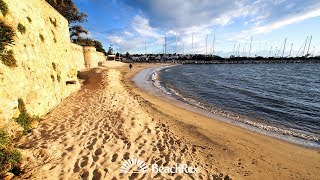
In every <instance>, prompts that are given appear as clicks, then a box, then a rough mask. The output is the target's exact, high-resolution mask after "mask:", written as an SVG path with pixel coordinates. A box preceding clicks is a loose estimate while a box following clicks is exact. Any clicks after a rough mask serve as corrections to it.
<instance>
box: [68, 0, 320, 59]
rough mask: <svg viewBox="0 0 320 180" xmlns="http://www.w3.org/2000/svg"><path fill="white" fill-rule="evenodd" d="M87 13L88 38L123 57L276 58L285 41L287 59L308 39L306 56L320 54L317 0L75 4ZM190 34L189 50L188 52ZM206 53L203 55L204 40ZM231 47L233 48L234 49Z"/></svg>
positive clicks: (94, 0) (85, 0)
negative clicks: (208, 55)
mask: <svg viewBox="0 0 320 180" xmlns="http://www.w3.org/2000/svg"><path fill="white" fill-rule="evenodd" d="M74 1H75V3H76V4H77V6H78V7H79V9H80V10H81V11H83V12H86V13H87V14H88V22H85V23H84V27H85V28H87V29H88V30H89V31H90V34H89V37H91V38H94V39H98V40H100V41H101V42H102V43H103V44H104V46H105V48H106V49H107V48H108V46H109V45H110V44H113V45H114V47H115V49H116V51H119V52H122V53H125V52H127V51H129V52H130V53H145V45H146V44H147V53H162V52H163V44H164V37H165V36H167V42H168V48H167V51H168V52H170V53H171V52H178V53H183V52H185V53H205V52H206V51H207V53H210V52H212V44H213V38H214V36H215V48H214V50H215V53H216V54H218V55H221V56H228V55H230V54H231V53H232V52H233V51H234V49H236V51H237V49H238V48H239V52H240V54H245V53H246V54H248V51H249V46H250V39H251V37H252V38H253V43H252V50H251V52H252V54H255V53H258V54H260V55H263V54H264V55H268V54H269V53H270V49H271V54H275V53H276V51H275V50H276V47H277V48H279V47H283V46H282V45H283V44H284V43H283V42H284V40H285V38H286V37H287V38H288V39H287V48H286V52H285V54H288V53H289V51H290V49H291V44H293V52H294V53H297V52H298V51H299V49H300V48H301V47H302V45H303V42H304V41H305V39H306V38H307V36H309V40H310V36H311V35H312V43H311V46H310V52H311V53H313V52H315V54H320V1H319V0H74ZM192 34H193V49H192ZM207 36H208V39H207V50H206V37H207ZM234 47H235V48H234Z"/></svg>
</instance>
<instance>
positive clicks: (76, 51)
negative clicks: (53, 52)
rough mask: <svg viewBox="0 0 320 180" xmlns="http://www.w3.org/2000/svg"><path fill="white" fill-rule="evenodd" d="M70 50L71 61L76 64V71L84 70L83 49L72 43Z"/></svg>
mask: <svg viewBox="0 0 320 180" xmlns="http://www.w3.org/2000/svg"><path fill="white" fill-rule="evenodd" d="M71 49H72V54H73V61H74V62H75V64H76V68H77V70H78V71H81V70H84V69H86V67H85V63H84V54H83V47H82V46H80V45H77V44H74V43H71Z"/></svg>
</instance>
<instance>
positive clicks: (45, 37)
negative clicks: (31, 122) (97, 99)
mask: <svg viewBox="0 0 320 180" xmlns="http://www.w3.org/2000/svg"><path fill="white" fill-rule="evenodd" d="M4 2H6V3H7V4H8V7H9V14H7V15H6V16H5V17H3V15H2V14H1V12H0V19H2V20H4V22H5V23H7V24H9V25H11V26H12V27H13V28H14V29H15V31H16V37H15V45H14V46H13V47H12V50H13V52H14V57H15V58H16V60H17V64H18V66H17V67H13V68H10V67H7V66H5V65H4V64H3V63H2V62H0V127H2V126H4V125H6V124H8V123H10V122H12V118H13V117H17V116H18V115H19V111H18V108H17V106H18V101H17V100H18V98H22V99H23V100H24V102H25V104H26V108H27V111H28V113H30V114H31V115H38V116H42V115H44V114H46V113H48V112H49V111H50V110H51V109H52V108H53V107H55V106H56V105H57V104H58V103H60V102H61V101H62V100H63V99H64V98H66V97H67V96H69V95H70V94H71V93H72V92H75V91H77V90H78V89H79V88H80V84H79V82H78V80H77V76H76V73H77V69H78V68H82V67H83V65H81V62H78V63H79V64H80V65H79V64H78V63H75V60H77V59H78V58H74V57H73V53H72V48H71V43H70V38H69V31H68V22H67V20H66V19H65V18H64V17H62V16H61V15H60V14H59V13H58V12H57V11H56V10H55V9H53V8H52V7H51V6H50V5H49V4H48V3H47V2H46V1H45V0H4ZM19 23H21V24H22V25H24V26H25V27H26V32H25V33H20V32H19V31H18V30H17V26H18V24H19ZM79 57H80V55H79ZM79 59H80V60H81V57H80V58H79ZM69 80H72V81H75V82H76V84H73V85H66V81H69Z"/></svg>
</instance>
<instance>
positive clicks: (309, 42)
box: [306, 36, 312, 56]
mask: <svg viewBox="0 0 320 180" xmlns="http://www.w3.org/2000/svg"><path fill="white" fill-rule="evenodd" d="M311 41H312V36H311V38H310V41H309V46H308V51H307V54H306V56H308V54H309V50H310V45H311Z"/></svg>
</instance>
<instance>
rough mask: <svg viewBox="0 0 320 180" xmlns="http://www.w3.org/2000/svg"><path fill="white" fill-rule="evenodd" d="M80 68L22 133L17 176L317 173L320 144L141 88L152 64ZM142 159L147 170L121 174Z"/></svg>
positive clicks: (293, 176)
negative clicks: (164, 169)
mask: <svg viewBox="0 0 320 180" xmlns="http://www.w3.org/2000/svg"><path fill="white" fill-rule="evenodd" d="M103 65H104V67H101V68H97V69H92V70H90V71H87V72H82V73H80V78H82V79H83V86H82V88H81V90H80V91H78V92H76V93H74V94H72V95H71V96H70V97H69V98H67V99H66V100H64V101H63V102H62V103H61V104H60V105H59V106H57V107H56V108H55V109H54V110H53V111H52V112H50V113H49V114H47V115H46V116H45V117H44V118H43V121H42V122H41V123H40V126H39V127H38V128H37V129H35V130H34V131H33V132H32V133H31V134H29V135H28V136H26V137H24V138H22V139H21V140H20V142H19V144H18V145H19V147H20V148H21V149H22V152H23V155H24V157H25V158H24V163H23V165H22V166H23V170H24V171H25V173H24V174H23V175H21V176H20V177H18V178H21V179H24V178H30V179H153V178H154V179H223V178H225V179H228V178H232V179H319V176H317V175H319V171H320V151H319V150H315V149H307V148H303V147H299V146H296V145H292V144H289V143H286V142H283V141H280V140H277V139H274V138H271V137H268V136H264V135H261V134H258V133H254V132H251V131H249V130H246V129H242V128H240V127H237V126H233V125H231V124H227V123H224V122H222V121H218V120H214V119H210V118H208V117H205V116H202V115H199V114H196V113H193V112H189V111H187V110H185V109H182V108H179V107H177V106H174V105H172V104H170V103H168V102H166V101H164V100H161V99H159V98H156V97H154V96H152V95H149V94H148V92H143V91H141V90H139V89H138V88H137V87H136V86H135V85H134V82H132V80H131V79H132V77H133V76H134V75H135V74H136V73H137V72H139V71H140V70H142V69H145V68H148V67H152V66H155V64H134V67H133V71H131V72H130V71H129V69H128V64H122V63H119V62H110V63H109V62H107V63H105V64H103ZM129 158H139V159H141V160H143V161H144V162H146V164H147V166H148V167H149V172H148V173H141V174H130V173H129V174H120V168H121V166H122V164H123V162H124V161H125V160H127V159H129ZM153 163H156V164H158V165H159V166H173V165H174V164H175V163H185V164H188V165H189V166H194V167H197V168H198V170H199V171H200V172H199V173H196V174H181V173H178V174H154V173H151V171H150V165H151V164H153Z"/></svg>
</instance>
